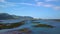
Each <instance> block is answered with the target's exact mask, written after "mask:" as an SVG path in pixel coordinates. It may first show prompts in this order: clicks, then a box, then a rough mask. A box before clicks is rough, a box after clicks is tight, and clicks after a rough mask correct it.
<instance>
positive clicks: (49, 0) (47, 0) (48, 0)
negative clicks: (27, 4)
mask: <svg viewBox="0 0 60 34" xmlns="http://www.w3.org/2000/svg"><path fill="white" fill-rule="evenodd" d="M51 1H55V2H57V1H58V0H45V2H51Z"/></svg>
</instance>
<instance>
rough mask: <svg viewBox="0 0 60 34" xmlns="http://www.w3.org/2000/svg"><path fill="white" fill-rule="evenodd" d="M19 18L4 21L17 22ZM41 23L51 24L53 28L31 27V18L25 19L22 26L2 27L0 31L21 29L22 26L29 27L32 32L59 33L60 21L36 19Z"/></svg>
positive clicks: (40, 33) (39, 33) (38, 33)
mask: <svg viewBox="0 0 60 34" xmlns="http://www.w3.org/2000/svg"><path fill="white" fill-rule="evenodd" d="M18 21H21V20H8V21H7V20H6V21H5V22H7V23H8V22H10V23H11V22H18ZM38 21H39V22H40V23H41V24H48V25H52V26H55V27H54V28H44V27H39V28H34V27H32V25H33V24H32V21H31V20H26V21H25V24H24V25H22V26H19V27H17V28H13V29H3V30H0V32H6V31H8V30H9V31H11V30H18V29H22V28H29V29H31V30H32V31H33V33H32V34H60V22H56V21H51V20H47V21H45V20H38Z"/></svg>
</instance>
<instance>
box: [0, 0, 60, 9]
mask: <svg viewBox="0 0 60 34" xmlns="http://www.w3.org/2000/svg"><path fill="white" fill-rule="evenodd" d="M34 1H36V2H35V3H34V4H32V3H26V2H22V3H14V2H7V1H6V0H0V2H2V3H4V4H3V5H0V7H1V8H2V7H3V8H7V7H15V6H19V5H28V6H36V7H37V6H38V7H40V6H43V7H46V8H53V9H55V10H60V7H59V6H55V5H52V4H48V3H45V2H39V0H34ZM46 1H53V0H46Z"/></svg>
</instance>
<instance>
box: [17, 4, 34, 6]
mask: <svg viewBox="0 0 60 34" xmlns="http://www.w3.org/2000/svg"><path fill="white" fill-rule="evenodd" d="M18 4H24V5H32V6H33V5H34V4H31V3H18Z"/></svg>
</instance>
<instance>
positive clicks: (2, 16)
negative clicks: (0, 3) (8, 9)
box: [0, 13, 33, 20]
mask: <svg viewBox="0 0 60 34" xmlns="http://www.w3.org/2000/svg"><path fill="white" fill-rule="evenodd" d="M6 19H33V17H30V16H16V15H10V14H7V13H0V20H6Z"/></svg>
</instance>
